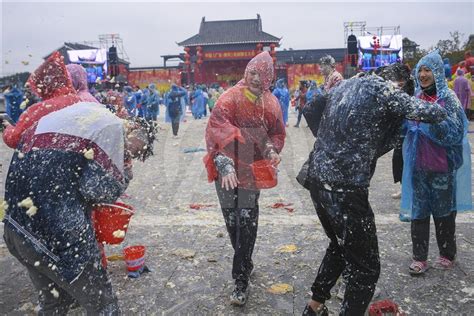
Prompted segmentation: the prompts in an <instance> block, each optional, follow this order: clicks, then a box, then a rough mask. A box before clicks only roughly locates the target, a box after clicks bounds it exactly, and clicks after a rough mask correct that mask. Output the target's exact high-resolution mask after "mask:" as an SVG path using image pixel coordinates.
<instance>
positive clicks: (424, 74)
mask: <svg viewBox="0 0 474 316" xmlns="http://www.w3.org/2000/svg"><path fill="white" fill-rule="evenodd" d="M418 79H419V81H420V85H421V87H422V88H427V87H429V86H431V85H432V84H434V82H435V81H434V75H433V72H432V71H431V69H430V68H428V67H426V66H421V67H420V69H419V70H418Z"/></svg>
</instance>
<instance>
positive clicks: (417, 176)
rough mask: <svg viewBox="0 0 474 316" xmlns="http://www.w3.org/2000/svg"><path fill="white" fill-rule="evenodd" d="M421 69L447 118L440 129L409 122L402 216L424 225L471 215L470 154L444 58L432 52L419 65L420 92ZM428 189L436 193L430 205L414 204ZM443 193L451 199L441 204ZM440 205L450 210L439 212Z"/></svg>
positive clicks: (465, 123)
mask: <svg viewBox="0 0 474 316" xmlns="http://www.w3.org/2000/svg"><path fill="white" fill-rule="evenodd" d="M421 66H425V67H428V68H430V69H431V71H432V72H433V75H434V77H435V84H436V91H437V95H436V97H437V100H436V102H437V103H438V104H440V105H441V106H443V107H444V108H445V110H446V112H447V113H448V117H447V118H446V119H445V120H444V121H442V122H441V123H438V124H428V123H419V122H416V121H406V122H405V130H406V137H405V140H404V142H403V160H404V166H403V178H402V200H401V211H400V220H402V221H409V220H411V219H423V218H426V217H428V216H430V215H433V216H434V217H444V216H447V215H449V214H450V213H451V212H452V211H458V212H462V211H469V210H472V197H471V150H470V145H469V142H468V139H467V130H468V121H467V118H466V115H465V113H464V111H463V109H462V107H461V105H460V103H459V100H458V99H457V97H456V95H455V94H454V92H453V91H451V90H450V89H449V88H448V85H447V82H446V80H445V75H444V66H443V62H442V60H441V56H439V54H438V53H437V52H432V53H429V54H428V55H426V56H425V57H423V58H422V59H421V60H420V61H419V62H418V64H417V66H416V70H415V74H416V82H417V86H418V87H419V84H420V83H419V79H418V71H419V69H420V67H421ZM421 94H422V92H419V93H418V96H419V97H421ZM430 181H431V182H430ZM427 182H428V183H427ZM427 186H429V187H431V188H432V190H431V194H432V196H429V197H426V196H425V197H426V201H419V197H417V199H418V200H414V197H415V196H416V195H417V192H422V191H426V187H427ZM433 188H434V189H433ZM436 188H439V190H438V189H436ZM446 188H448V189H446ZM451 190H452V191H451ZM443 192H452V194H451V195H450V196H446V197H443V198H440V195H441V194H443ZM434 201H436V202H434ZM439 201H441V202H446V203H448V204H446V205H445V206H442V205H441V206H440V205H439V204H440V203H439ZM434 204H436V205H434ZM441 204H444V203H441ZM418 205H422V206H423V207H419V206H418ZM427 205H429V207H426V206H427Z"/></svg>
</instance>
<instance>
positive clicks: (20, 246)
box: [4, 227, 120, 315]
mask: <svg viewBox="0 0 474 316" xmlns="http://www.w3.org/2000/svg"><path fill="white" fill-rule="evenodd" d="M4 239H5V243H6V244H7V247H8V250H9V251H10V253H11V254H12V255H13V256H14V257H16V258H17V259H18V260H19V261H20V263H21V264H22V265H24V266H25V267H26V269H27V270H28V274H29V276H30V279H31V281H32V282H33V285H34V287H35V289H36V290H37V291H38V293H40V294H39V302H40V307H41V310H40V311H39V315H66V314H67V312H68V310H69V307H70V306H71V304H72V303H74V302H77V303H79V304H80V305H81V306H82V307H83V308H84V309H85V310H86V311H87V314H88V315H119V314H120V310H119V306H118V301H117V298H116V297H115V295H114V293H113V291H112V284H111V283H110V281H109V279H108V277H107V272H106V270H105V269H104V268H103V267H102V264H101V263H100V262H93V261H91V262H90V263H89V264H88V265H87V266H86V267H85V269H84V271H83V272H82V274H81V275H80V276H79V278H78V279H77V280H75V281H74V282H73V283H72V284H70V283H67V282H65V281H62V280H61V279H60V278H59V277H58V275H57V274H56V273H54V272H53V271H52V270H51V268H49V267H48V263H45V261H44V260H43V259H42V257H41V255H40V254H38V253H37V252H36V251H35V250H34V249H33V247H31V246H30V245H29V244H26V243H25V241H24V240H23V238H22V237H20V236H19V235H18V234H17V233H16V232H14V231H12V230H11V229H10V228H8V227H5V231H4ZM35 262H38V263H39V265H35Z"/></svg>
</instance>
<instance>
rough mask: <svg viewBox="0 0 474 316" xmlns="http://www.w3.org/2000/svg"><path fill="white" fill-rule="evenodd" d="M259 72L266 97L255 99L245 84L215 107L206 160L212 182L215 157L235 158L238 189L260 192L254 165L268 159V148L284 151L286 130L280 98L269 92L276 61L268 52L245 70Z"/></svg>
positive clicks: (208, 133)
mask: <svg viewBox="0 0 474 316" xmlns="http://www.w3.org/2000/svg"><path fill="white" fill-rule="evenodd" d="M250 71H257V72H258V74H259V76H260V80H261V82H262V86H263V93H262V94H261V96H260V97H256V96H255V95H254V94H252V93H251V92H250V90H249V89H248V86H247V84H246V83H245V80H241V81H240V82H239V83H238V84H237V85H235V86H234V87H232V88H230V89H229V90H227V91H226V92H225V93H224V94H223V95H222V96H221V97H220V98H219V99H218V100H217V103H216V106H215V108H214V109H213V111H212V114H211V117H210V119H209V122H208V124H207V128H206V143H207V152H208V154H207V155H206V156H205V157H204V164H205V166H206V169H207V175H208V180H209V182H212V181H214V180H216V179H217V177H218V172H217V169H216V166H215V164H214V157H215V156H216V154H217V153H222V154H224V155H226V156H227V157H230V158H232V160H233V161H234V164H235V170H236V173H237V177H238V179H239V182H240V184H239V187H241V188H246V189H258V187H257V186H256V184H255V177H254V175H253V172H252V168H251V164H252V163H253V162H255V161H258V160H263V159H267V158H268V157H267V152H268V149H269V148H273V149H274V150H275V151H276V152H277V153H280V152H281V150H282V149H283V145H284V142H285V126H284V124H283V117H282V113H281V108H280V104H279V103H278V100H277V98H276V97H275V96H274V95H273V94H272V93H271V92H270V90H269V88H270V85H271V82H272V81H273V61H272V58H271V57H270V55H269V54H268V52H263V53H260V54H259V55H257V56H256V57H254V58H253V59H252V60H251V61H250V62H249V63H248V65H247V68H246V69H245V77H246V76H247V74H248V73H249V72H250Z"/></svg>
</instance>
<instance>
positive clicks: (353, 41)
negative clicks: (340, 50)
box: [347, 34, 357, 55]
mask: <svg viewBox="0 0 474 316" xmlns="http://www.w3.org/2000/svg"><path fill="white" fill-rule="evenodd" d="M347 54H348V55H355V54H357V37H356V36H355V35H354V34H351V35H349V37H347Z"/></svg>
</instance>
